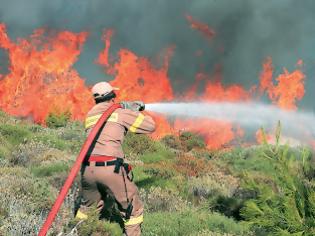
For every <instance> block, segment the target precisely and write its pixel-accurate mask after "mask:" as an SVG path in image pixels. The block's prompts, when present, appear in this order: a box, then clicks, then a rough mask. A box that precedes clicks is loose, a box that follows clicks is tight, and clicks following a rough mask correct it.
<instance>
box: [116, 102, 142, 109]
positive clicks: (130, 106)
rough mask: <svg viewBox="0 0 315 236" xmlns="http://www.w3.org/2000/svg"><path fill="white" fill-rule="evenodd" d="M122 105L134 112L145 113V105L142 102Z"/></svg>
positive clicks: (123, 103)
mask: <svg viewBox="0 0 315 236" xmlns="http://www.w3.org/2000/svg"><path fill="white" fill-rule="evenodd" d="M120 105H121V106H122V107H123V108H124V109H130V110H132V111H144V109H145V104H144V102H142V101H133V102H121V103H120Z"/></svg>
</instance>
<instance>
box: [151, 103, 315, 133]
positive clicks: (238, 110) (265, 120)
mask: <svg viewBox="0 0 315 236" xmlns="http://www.w3.org/2000/svg"><path fill="white" fill-rule="evenodd" d="M146 109H147V110H149V111H153V112H158V113H163V114H164V115H167V116H175V117H184V118H209V119H214V120H223V121H227V122H232V123H237V124H240V125H242V127H244V128H246V127H248V128H260V127H264V128H270V127H273V126H274V125H275V124H276V123H277V122H278V121H281V124H282V127H283V129H284V131H286V132H288V133H290V135H293V136H294V138H298V139H301V137H303V136H305V133H308V134H311V136H313V137H314V136H315V115H314V113H312V112H301V111H299V112H298V111H287V110H282V109H280V108H278V107H276V106H273V105H266V104H263V103H254V102H246V103H231V102H208V103H203V102H195V103H152V104H146Z"/></svg>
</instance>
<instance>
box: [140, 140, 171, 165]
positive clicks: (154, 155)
mask: <svg viewBox="0 0 315 236" xmlns="http://www.w3.org/2000/svg"><path fill="white" fill-rule="evenodd" d="M155 148H156V151H154V152H145V153H144V154H143V155H142V156H140V157H139V159H140V160H141V161H143V162H144V163H158V162H161V161H170V162H172V161H174V160H175V157H176V155H175V153H174V152H172V151H171V150H169V149H168V148H166V147H165V146H164V145H162V144H159V143H156V144H155Z"/></svg>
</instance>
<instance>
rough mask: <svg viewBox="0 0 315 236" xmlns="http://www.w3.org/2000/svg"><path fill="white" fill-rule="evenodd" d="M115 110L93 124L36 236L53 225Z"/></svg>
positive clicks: (114, 108) (116, 106) (115, 107)
mask: <svg viewBox="0 0 315 236" xmlns="http://www.w3.org/2000/svg"><path fill="white" fill-rule="evenodd" d="M117 108H121V105H120V104H114V105H112V106H111V107H110V108H108V109H107V110H106V111H105V112H104V113H103V115H102V116H101V118H100V119H99V120H98V121H97V123H96V124H95V126H94V127H93V129H92V130H91V132H90V134H89V136H88V137H87V139H86V141H85V143H84V144H83V146H82V148H81V151H80V153H79V155H78V157H77V159H76V161H75V163H74V165H73V167H72V169H71V171H70V174H69V175H68V178H67V179H66V182H65V183H64V185H63V186H62V188H61V191H60V193H59V195H58V197H57V199H56V201H55V203H54V205H53V207H52V208H51V210H50V212H49V214H48V216H47V218H46V221H45V223H44V224H43V226H42V228H41V230H40V231H39V233H38V236H45V235H46V234H47V231H48V230H49V228H50V226H51V224H52V223H53V221H54V219H55V217H56V215H57V213H58V211H59V209H60V207H61V204H62V203H63V200H64V199H65V197H66V195H67V193H68V190H69V188H70V187H71V185H72V183H73V180H74V179H75V177H76V175H77V173H78V172H79V170H80V167H81V164H82V162H83V161H84V159H85V157H86V155H87V153H88V151H89V148H90V147H91V145H92V143H93V141H94V139H95V137H96V135H97V134H98V132H99V131H100V129H101V128H102V126H103V124H104V123H105V122H106V120H107V119H108V117H109V116H110V115H111V114H112V113H113V112H114V111H115V110H116V109H117Z"/></svg>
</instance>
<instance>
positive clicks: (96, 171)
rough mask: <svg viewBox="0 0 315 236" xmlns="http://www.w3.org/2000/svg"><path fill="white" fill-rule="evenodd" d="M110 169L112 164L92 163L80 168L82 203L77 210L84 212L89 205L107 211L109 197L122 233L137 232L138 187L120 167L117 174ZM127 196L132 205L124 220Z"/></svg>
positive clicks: (140, 208)
mask: <svg viewBox="0 0 315 236" xmlns="http://www.w3.org/2000/svg"><path fill="white" fill-rule="evenodd" d="M114 168H115V166H95V162H90V165H89V166H84V167H82V170H81V173H82V176H81V191H82V205H81V207H80V210H79V212H80V214H82V212H84V210H83V211H82V209H88V208H89V207H91V206H92V205H97V207H98V209H99V210H100V212H102V211H107V210H109V209H108V208H110V205H111V204H109V205H108V202H109V199H114V201H115V202H116V203H117V205H118V209H119V210H118V211H119V212H120V216H121V217H120V218H121V220H122V223H120V225H121V227H123V228H124V230H125V234H126V235H127V236H138V235H141V223H142V221H143V203H142V202H141V200H140V197H139V193H138V188H137V186H136V185H135V184H134V183H133V182H132V181H130V180H129V178H128V177H127V174H126V171H125V170H124V168H123V167H121V168H120V171H119V173H114ZM124 179H125V181H124ZM126 190H127V191H126ZM126 194H127V196H126ZM127 197H128V200H129V202H132V206H133V209H132V211H131V216H130V219H129V220H125V215H126V209H127V207H128V202H127ZM112 202H113V201H112ZM106 208H107V209H106ZM83 215H84V214H83ZM77 216H78V214H77Z"/></svg>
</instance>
